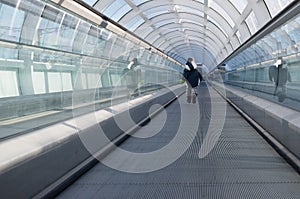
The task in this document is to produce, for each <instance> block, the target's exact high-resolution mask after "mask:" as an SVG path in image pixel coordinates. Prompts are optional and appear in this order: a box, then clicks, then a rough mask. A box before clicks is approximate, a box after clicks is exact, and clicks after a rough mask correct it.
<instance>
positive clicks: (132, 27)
mask: <svg viewBox="0 0 300 199" xmlns="http://www.w3.org/2000/svg"><path fill="white" fill-rule="evenodd" d="M144 22H145V20H144V19H142V18H141V17H140V16H139V15H137V16H135V17H134V18H133V19H131V20H130V21H129V22H128V23H127V24H125V25H124V26H125V28H127V29H129V30H130V31H134V30H135V29H136V28H137V27H138V26H140V25H141V24H142V23H144Z"/></svg>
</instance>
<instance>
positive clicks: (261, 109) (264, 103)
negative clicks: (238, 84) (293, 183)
mask: <svg viewBox="0 0 300 199" xmlns="http://www.w3.org/2000/svg"><path fill="white" fill-rule="evenodd" d="M212 84H213V85H214V86H215V88H217V89H218V88H221V86H222V87H224V85H222V84H220V83H217V82H213V83H212ZM225 89H226V98H228V99H229V100H230V101H231V102H232V103H233V104H235V105H236V106H237V107H238V108H239V109H241V110H242V111H243V112H245V113H246V114H247V115H248V116H249V117H250V118H251V119H252V120H254V121H255V122H256V123H257V124H258V125H260V126H261V127H262V128H263V129H264V130H265V131H266V132H268V133H269V134H270V136H264V137H273V138H272V139H274V140H273V142H275V140H276V142H278V143H280V144H281V145H282V146H277V148H285V151H286V152H284V153H285V155H287V154H289V155H288V156H290V157H291V158H289V159H293V162H292V164H297V166H295V167H296V169H297V170H298V172H299V171H300V161H299V159H300V147H299V143H300V112H298V111H295V110H293V109H290V108H287V107H284V106H281V105H279V104H276V103H273V102H270V101H268V100H265V99H262V98H259V97H256V96H253V95H250V94H247V93H243V92H241V91H239V90H236V89H234V88H232V87H230V86H226V85H225ZM268 139H269V140H271V138H268ZM292 156H294V157H292Z"/></svg>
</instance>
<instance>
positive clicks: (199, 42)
mask: <svg viewBox="0 0 300 199" xmlns="http://www.w3.org/2000/svg"><path fill="white" fill-rule="evenodd" d="M190 41H193V42H194V43H197V44H199V45H200V46H203V47H205V48H207V50H208V51H210V54H212V55H215V54H216V53H217V49H215V48H213V46H214V45H211V43H210V42H208V43H209V44H210V46H207V45H206V44H205V43H203V42H201V41H199V40H195V39H190ZM178 46H187V44H186V43H181V44H179V45H176V46H175V47H171V46H167V47H166V48H165V49H166V50H169V49H176V47H178Z"/></svg>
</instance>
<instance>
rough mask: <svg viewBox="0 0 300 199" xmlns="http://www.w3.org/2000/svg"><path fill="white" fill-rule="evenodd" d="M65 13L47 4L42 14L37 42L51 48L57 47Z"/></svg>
mask: <svg viewBox="0 0 300 199" xmlns="http://www.w3.org/2000/svg"><path fill="white" fill-rule="evenodd" d="M62 17H63V13H62V12H60V11H58V10H57V9H55V8H53V7H50V6H46V7H45V9H44V12H43V14H42V19H41V22H40V26H39V27H38V29H37V37H36V39H37V42H36V43H37V44H38V45H40V46H44V47H49V48H57V44H58V34H59V32H58V30H59V27H60V22H61V20H62Z"/></svg>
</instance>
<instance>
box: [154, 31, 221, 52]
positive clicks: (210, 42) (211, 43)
mask: <svg viewBox="0 0 300 199" xmlns="http://www.w3.org/2000/svg"><path fill="white" fill-rule="evenodd" d="M191 36H192V37H190V39H189V40H191V39H193V38H196V37H197V36H195V35H191ZM174 38H182V36H180V35H178V36H175V37H174ZM200 39H202V40H204V38H200ZM206 39H208V38H206ZM181 40H182V39H181ZM193 40H194V41H197V42H200V43H201V44H202V45H205V43H204V42H201V41H200V40H199V39H193ZM207 42H208V43H209V44H210V45H211V46H217V44H216V43H215V40H213V39H212V38H209V40H207ZM183 43H184V42H183ZM158 47H159V46H158ZM213 49H214V50H213V51H215V48H213ZM212 54H213V53H212Z"/></svg>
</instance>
